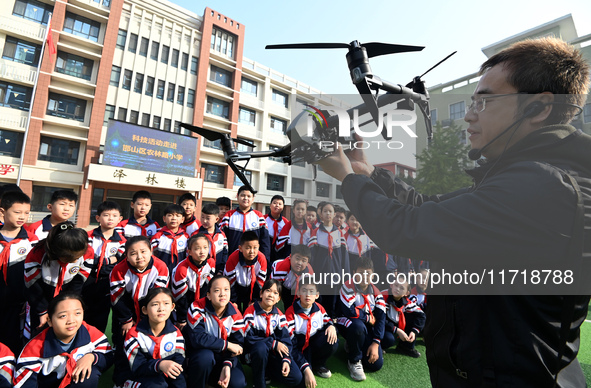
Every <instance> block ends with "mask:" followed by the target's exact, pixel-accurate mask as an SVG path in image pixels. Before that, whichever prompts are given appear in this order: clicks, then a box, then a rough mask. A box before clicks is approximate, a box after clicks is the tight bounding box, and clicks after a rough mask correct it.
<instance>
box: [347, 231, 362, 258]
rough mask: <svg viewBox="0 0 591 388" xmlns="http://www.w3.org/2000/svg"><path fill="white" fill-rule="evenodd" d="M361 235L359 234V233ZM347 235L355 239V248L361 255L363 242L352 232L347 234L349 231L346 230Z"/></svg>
mask: <svg viewBox="0 0 591 388" xmlns="http://www.w3.org/2000/svg"><path fill="white" fill-rule="evenodd" d="M359 235H360V236H361V234H359ZM347 236H351V237H353V238H354V239H355V241H357V249H358V250H359V256H361V252H362V249H363V244H362V243H361V239H360V238H359V237H357V236H355V235H354V234H352V233H351V234H349V232H347Z"/></svg>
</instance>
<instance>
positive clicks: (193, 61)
mask: <svg viewBox="0 0 591 388" xmlns="http://www.w3.org/2000/svg"><path fill="white" fill-rule="evenodd" d="M198 63H199V60H198V59H197V57H191V74H197V64H198Z"/></svg>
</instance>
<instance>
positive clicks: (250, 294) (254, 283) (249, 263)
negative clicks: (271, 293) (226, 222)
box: [224, 231, 267, 312]
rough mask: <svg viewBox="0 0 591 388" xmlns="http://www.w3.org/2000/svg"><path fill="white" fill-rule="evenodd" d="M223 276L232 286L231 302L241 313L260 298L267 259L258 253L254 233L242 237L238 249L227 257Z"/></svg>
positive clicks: (257, 243) (265, 274)
mask: <svg viewBox="0 0 591 388" xmlns="http://www.w3.org/2000/svg"><path fill="white" fill-rule="evenodd" d="M224 276H227V277H228V279H229V280H230V285H231V286H232V298H231V300H232V302H234V303H236V304H237V305H238V309H239V310H240V311H241V312H243V311H244V310H246V308H247V307H248V305H249V304H250V303H252V302H253V301H254V300H256V299H258V298H259V297H260V293H261V289H262V287H263V284H264V283H265V279H266V278H267V259H266V258H265V256H264V255H263V254H262V253H261V252H259V239H258V236H257V235H256V233H254V232H252V231H249V232H245V233H244V234H243V235H242V237H241V238H240V245H239V246H238V249H237V250H236V251H234V252H233V253H232V254H231V255H230V257H228V262H227V263H226V267H225V268H224Z"/></svg>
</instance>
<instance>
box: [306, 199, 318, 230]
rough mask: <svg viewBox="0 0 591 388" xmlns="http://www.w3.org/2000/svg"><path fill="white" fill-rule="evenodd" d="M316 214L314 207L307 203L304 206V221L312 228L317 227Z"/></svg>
mask: <svg viewBox="0 0 591 388" xmlns="http://www.w3.org/2000/svg"><path fill="white" fill-rule="evenodd" d="M316 214H317V213H316V207H315V206H312V205H308V207H307V208H306V222H307V223H308V225H310V226H311V227H312V229H316V228H317V227H318V217H317V216H316Z"/></svg>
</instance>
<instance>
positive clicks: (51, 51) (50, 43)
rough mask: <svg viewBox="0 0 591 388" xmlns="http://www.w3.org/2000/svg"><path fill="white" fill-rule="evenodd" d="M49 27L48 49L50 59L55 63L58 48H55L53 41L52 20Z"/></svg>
mask: <svg viewBox="0 0 591 388" xmlns="http://www.w3.org/2000/svg"><path fill="white" fill-rule="evenodd" d="M47 28H48V29H49V31H48V32H47V46H48V48H47V50H48V52H49V60H50V61H51V62H52V63H53V55H54V54H56V53H57V49H56V48H55V43H54V42H53V35H52V31H51V22H49V26H47Z"/></svg>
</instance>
